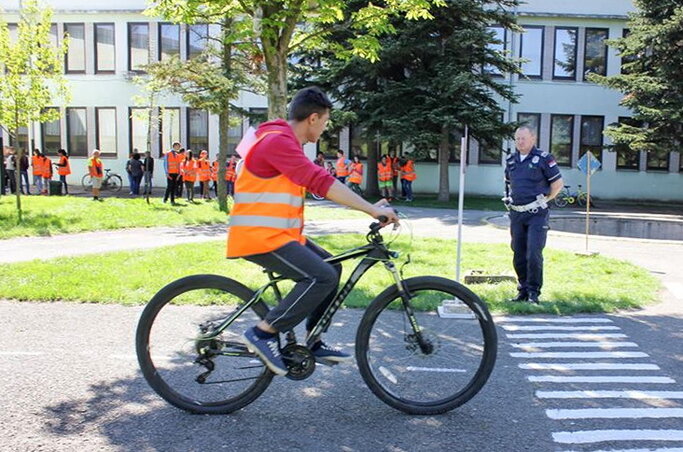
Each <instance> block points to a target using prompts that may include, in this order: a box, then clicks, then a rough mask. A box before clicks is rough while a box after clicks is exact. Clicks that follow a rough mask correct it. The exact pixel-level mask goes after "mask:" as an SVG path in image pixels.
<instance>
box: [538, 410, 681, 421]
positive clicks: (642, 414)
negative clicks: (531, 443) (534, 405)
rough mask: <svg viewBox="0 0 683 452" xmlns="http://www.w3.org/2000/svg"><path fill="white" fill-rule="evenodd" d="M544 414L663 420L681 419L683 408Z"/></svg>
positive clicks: (565, 411) (549, 413)
mask: <svg viewBox="0 0 683 452" xmlns="http://www.w3.org/2000/svg"><path fill="white" fill-rule="evenodd" d="M545 414H546V415H547V416H548V417H549V418H550V419H663V418H680V417H683V408H582V409H571V410H564V409H559V410H545Z"/></svg>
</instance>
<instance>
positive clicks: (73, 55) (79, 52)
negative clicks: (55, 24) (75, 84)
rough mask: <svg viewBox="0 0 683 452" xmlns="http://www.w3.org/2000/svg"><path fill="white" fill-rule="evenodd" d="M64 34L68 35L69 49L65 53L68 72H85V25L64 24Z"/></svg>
mask: <svg viewBox="0 0 683 452" xmlns="http://www.w3.org/2000/svg"><path fill="white" fill-rule="evenodd" d="M64 34H66V35H68V36H69V50H68V52H67V54H66V72H67V73H68V74H79V73H80V74H84V73H85V25H83V24H64Z"/></svg>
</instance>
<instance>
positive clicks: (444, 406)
mask: <svg viewBox="0 0 683 452" xmlns="http://www.w3.org/2000/svg"><path fill="white" fill-rule="evenodd" d="M405 284H406V286H407V288H408V291H409V292H411V293H416V292H418V291H423V290H436V291H441V292H444V293H447V294H451V295H453V296H455V297H457V298H458V299H459V300H461V301H463V302H464V303H465V304H466V305H467V307H469V308H470V309H471V310H472V312H473V313H475V319H474V320H475V321H476V320H478V324H479V327H480V328H481V333H482V337H483V340H484V347H483V353H482V358H481V361H480V363H479V365H478V367H477V369H476V372H475V373H474V376H473V377H472V378H471V379H470V380H469V382H468V383H467V384H466V385H465V386H464V387H463V389H461V390H460V391H458V392H456V393H455V394H454V395H451V396H449V397H446V398H443V399H440V400H436V401H433V402H417V401H409V400H406V399H402V398H400V397H398V396H396V395H394V394H392V391H391V389H390V388H388V387H387V385H385V384H383V383H382V382H381V381H380V380H378V378H377V377H376V375H375V373H374V372H373V371H372V368H371V364H370V362H369V359H368V352H369V342H370V336H371V331H372V328H373V326H374V324H375V322H376V320H377V318H378V316H380V314H381V313H382V312H383V311H385V309H386V308H387V307H388V306H389V305H390V304H391V303H392V302H393V301H394V300H397V299H400V295H399V292H398V290H397V288H396V286H390V287H388V288H387V289H385V290H384V291H383V292H382V293H381V294H380V295H379V296H377V298H375V299H374V300H373V301H372V303H371V304H370V306H369V307H368V308H367V310H366V312H365V314H364V315H363V318H362V320H361V322H360V325H359V327H358V332H357V334H356V361H357V364H358V368H359V370H360V374H361V376H362V377H363V380H364V381H365V383H366V384H367V386H368V388H369V389H370V390H371V391H372V392H373V393H374V394H375V395H376V396H377V397H378V398H379V399H380V400H382V401H383V402H384V403H386V404H387V405H389V406H391V407H393V408H396V409H398V410H400V411H403V412H405V413H408V414H417V415H435V414H442V413H446V412H448V411H451V410H453V409H455V408H457V407H458V406H461V405H462V404H464V403H466V402H467V401H469V400H470V399H471V398H472V397H474V396H475V395H476V394H477V393H478V392H479V391H480V390H481V389H482V388H483V386H484V385H485V384H486V381H487V380H488V378H489V376H490V375H491V372H492V370H493V367H494V365H495V362H496V355H497V340H498V339H497V333H496V328H495V325H494V323H493V319H492V318H491V315H490V313H489V312H488V309H487V307H486V305H485V304H484V303H483V302H482V301H481V300H480V299H479V297H477V296H476V295H475V294H474V293H473V292H472V291H470V290H469V289H467V288H466V287H465V286H463V285H461V284H458V283H457V282H455V281H452V280H449V279H446V278H441V277H435V276H421V277H416V278H410V279H406V280H405ZM378 328H379V330H380V331H382V329H381V327H378ZM421 328H422V327H421ZM379 334H381V335H385V334H387V332H386V331H384V332H380V333H379ZM388 334H389V335H391V332H388ZM394 340H395V339H394ZM404 341H406V338H405V337H404ZM406 348H407V346H406ZM392 360H394V361H396V358H392ZM379 370H380V371H382V367H381V366H380V367H379ZM408 370H410V368H408ZM434 370H437V369H434ZM382 372H383V371H382ZM442 375H443V374H442ZM392 383H395V382H392Z"/></svg>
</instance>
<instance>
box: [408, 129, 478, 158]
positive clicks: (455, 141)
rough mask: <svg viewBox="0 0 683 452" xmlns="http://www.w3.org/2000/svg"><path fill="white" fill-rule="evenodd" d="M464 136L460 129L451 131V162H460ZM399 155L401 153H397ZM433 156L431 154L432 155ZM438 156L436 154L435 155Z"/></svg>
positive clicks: (449, 156) (449, 147) (449, 145)
mask: <svg viewBox="0 0 683 452" xmlns="http://www.w3.org/2000/svg"><path fill="white" fill-rule="evenodd" d="M462 136H463V133H462V131H460V130H454V131H452V132H451V133H450V138H449V144H448V149H449V150H450V152H449V155H448V161H449V162H459V161H460V150H461V149H462ZM467 149H469V143H468V144H467ZM467 154H468V153H465V163H466V164H467ZM396 155H399V154H396ZM430 157H431V155H430ZM435 158H436V156H435Z"/></svg>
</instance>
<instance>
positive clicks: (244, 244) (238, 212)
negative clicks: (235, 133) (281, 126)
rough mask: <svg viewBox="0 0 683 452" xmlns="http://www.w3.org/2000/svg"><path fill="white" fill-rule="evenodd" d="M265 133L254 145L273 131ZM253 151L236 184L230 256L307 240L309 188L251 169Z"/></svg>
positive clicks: (229, 241)
mask: <svg viewBox="0 0 683 452" xmlns="http://www.w3.org/2000/svg"><path fill="white" fill-rule="evenodd" d="M280 133H281V132H278V131H272V132H265V133H264V134H263V135H261V136H260V137H258V139H257V140H256V142H255V143H254V144H253V145H252V148H253V147H254V146H257V145H258V143H259V142H260V141H261V140H262V139H263V138H265V137H266V136H268V135H270V134H280ZM253 154H254V153H253V152H249V153H248V154H247V157H246V159H245V162H244V163H243V164H242V165H240V168H239V171H238V173H237V182H236V183H235V204H234V206H233V208H232V211H231V213H230V231H229V232H228V249H227V257H229V258H234V257H244V256H250V255H253V254H261V253H268V252H271V251H274V250H276V249H278V248H281V247H283V246H284V245H286V244H288V243H290V242H299V243H300V244H302V245H303V244H305V243H306V238H305V237H304V235H303V229H304V197H305V196H306V189H305V188H304V187H302V186H300V185H297V184H295V183H294V182H292V181H291V180H289V179H288V178H287V177H286V176H285V175H283V174H280V175H278V176H275V177H269V178H263V177H259V176H257V175H255V174H254V173H252V172H251V171H249V169H248V168H247V163H248V160H249V157H250V156H251V155H253Z"/></svg>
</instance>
